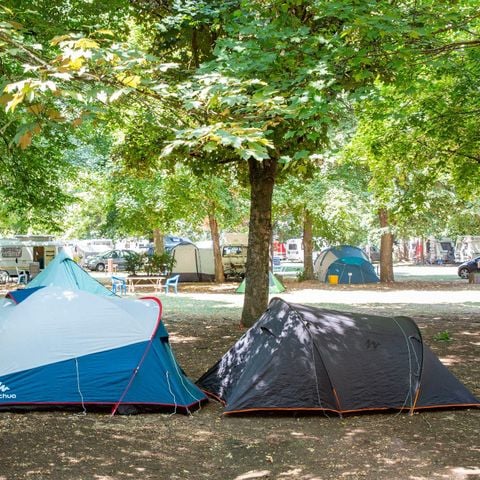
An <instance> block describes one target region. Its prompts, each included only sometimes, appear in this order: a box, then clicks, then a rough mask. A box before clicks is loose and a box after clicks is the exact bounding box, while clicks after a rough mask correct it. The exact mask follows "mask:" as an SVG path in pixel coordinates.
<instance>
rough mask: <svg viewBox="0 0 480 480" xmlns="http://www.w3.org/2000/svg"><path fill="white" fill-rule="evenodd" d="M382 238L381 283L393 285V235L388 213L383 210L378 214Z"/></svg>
mask: <svg viewBox="0 0 480 480" xmlns="http://www.w3.org/2000/svg"><path fill="white" fill-rule="evenodd" d="M378 216H379V219H380V227H381V228H382V236H381V239H380V282H382V283H391V282H394V281H395V278H394V276H393V234H392V233H391V232H390V231H389V227H390V224H389V220H388V211H387V210H385V209H381V210H380V211H379V213H378Z"/></svg>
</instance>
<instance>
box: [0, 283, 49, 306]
mask: <svg viewBox="0 0 480 480" xmlns="http://www.w3.org/2000/svg"><path fill="white" fill-rule="evenodd" d="M40 288H45V287H32V288H20V289H18V290H12V291H10V292H8V293H7V294H6V295H5V298H9V299H11V300H13V302H14V303H21V302H23V301H24V300H25V299H27V298H28V297H29V296H30V295H31V294H32V293H35V292H36V291H37V290H40Z"/></svg>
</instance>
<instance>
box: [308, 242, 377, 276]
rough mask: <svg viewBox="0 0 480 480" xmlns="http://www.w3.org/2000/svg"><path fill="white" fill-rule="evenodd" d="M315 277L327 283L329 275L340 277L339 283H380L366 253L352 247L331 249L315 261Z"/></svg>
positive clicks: (323, 251) (321, 253)
mask: <svg viewBox="0 0 480 480" xmlns="http://www.w3.org/2000/svg"><path fill="white" fill-rule="evenodd" d="M314 271H315V276H316V277H317V278H318V279H319V280H320V281H321V282H327V281H328V277H329V275H336V276H338V283H347V284H348V283H376V282H378V281H379V278H378V277H377V274H376V273H375V269H374V268H373V265H372V264H371V263H370V262H369V261H368V258H367V256H366V255H365V252H363V250H361V249H360V248H358V247H354V246H352V245H339V246H335V247H329V248H326V249H325V250H322V252H320V255H319V256H318V257H317V259H316V260H315V265H314Z"/></svg>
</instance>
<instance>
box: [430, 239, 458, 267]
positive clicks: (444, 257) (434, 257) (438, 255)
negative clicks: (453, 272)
mask: <svg viewBox="0 0 480 480" xmlns="http://www.w3.org/2000/svg"><path fill="white" fill-rule="evenodd" d="M424 251H425V259H426V260H427V261H428V262H429V263H432V264H433V263H451V262H454V261H455V254H454V252H455V248H454V244H453V241H452V240H450V239H449V238H440V239H437V238H434V237H430V238H428V239H427V241H426V242H425V250H424Z"/></svg>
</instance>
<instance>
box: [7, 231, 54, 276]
mask: <svg viewBox="0 0 480 480" xmlns="http://www.w3.org/2000/svg"><path fill="white" fill-rule="evenodd" d="M61 247H62V245H61V243H60V242H56V241H54V240H53V237H52V236H50V235H16V236H15V237H12V238H2V239H0V271H1V272H6V274H8V276H16V275H18V274H19V272H22V271H23V272H27V273H29V274H32V275H33V274H35V273H38V271H39V270H43V269H44V268H45V267H46V266H47V265H48V264H49V263H50V261H51V260H53V258H54V257H55V255H56V254H57V252H58V251H59V249H60V248H61Z"/></svg>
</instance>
